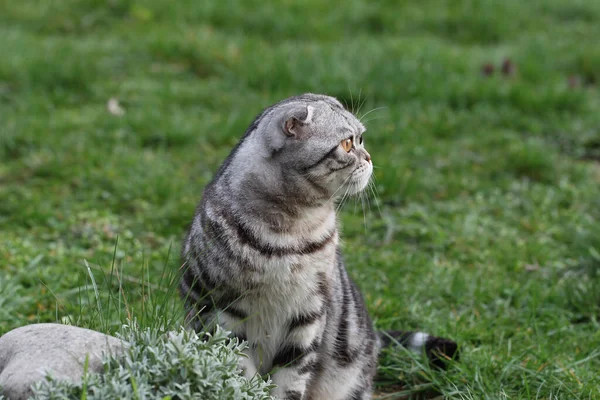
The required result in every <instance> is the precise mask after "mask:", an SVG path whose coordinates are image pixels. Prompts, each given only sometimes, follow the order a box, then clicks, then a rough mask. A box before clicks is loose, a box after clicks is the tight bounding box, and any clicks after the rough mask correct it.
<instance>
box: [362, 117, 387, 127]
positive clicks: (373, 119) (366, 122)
mask: <svg viewBox="0 0 600 400" xmlns="http://www.w3.org/2000/svg"><path fill="white" fill-rule="evenodd" d="M380 118H383V115H380V116H379V117H373V118H369V119H368V120H366V121H360V122H362V123H363V125H366V124H368V123H369V122H371V121H375V120H376V119H380Z"/></svg>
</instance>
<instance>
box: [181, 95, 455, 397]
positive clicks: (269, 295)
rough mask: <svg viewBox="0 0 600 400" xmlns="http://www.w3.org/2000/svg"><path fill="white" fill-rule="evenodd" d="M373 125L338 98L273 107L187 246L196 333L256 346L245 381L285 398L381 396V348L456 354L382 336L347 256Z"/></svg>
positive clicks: (230, 163)
mask: <svg viewBox="0 0 600 400" xmlns="http://www.w3.org/2000/svg"><path fill="white" fill-rule="evenodd" d="M364 132H365V127H364V126H363V125H362V123H361V122H360V121H359V120H358V119H357V118H356V117H355V116H354V115H353V114H352V113H351V112H349V111H347V110H346V109H345V108H344V107H343V106H342V104H341V103H340V102H339V101H338V100H336V99H335V98H333V97H330V96H326V95H318V94H312V93H307V94H303V95H300V96H295V97H291V98H288V99H286V100H283V101H281V102H279V103H277V104H275V105H273V106H271V107H268V108H266V109H265V110H264V111H263V112H262V113H261V114H260V115H258V117H256V119H255V120H254V122H252V124H251V125H250V127H249V128H248V129H247V131H246V133H245V135H244V136H243V137H242V139H241V140H240V142H239V143H238V144H237V146H235V148H234V149H233V151H232V152H231V154H230V155H229V157H228V158H227V159H226V160H225V162H224V163H223V165H222V166H221V168H220V169H219V170H218V172H217V173H216V175H215V177H214V178H213V180H212V182H211V183H210V184H208V186H207V187H206V188H205V190H204V195H203V198H202V200H201V202H200V204H199V206H198V208H197V210H196V214H195V217H194V219H193V222H192V224H191V227H190V229H189V232H188V234H187V236H186V238H185V240H184V243H183V246H182V260H183V263H184V267H183V268H182V271H183V276H182V279H181V283H180V291H181V295H182V297H183V299H184V300H185V304H186V310H187V315H188V318H187V319H188V323H189V324H190V325H191V326H192V327H193V328H194V329H196V330H197V331H200V332H202V331H204V330H206V329H207V327H209V326H210V324H211V323H213V322H216V323H218V324H219V325H220V326H222V327H223V328H225V329H227V330H229V331H231V332H232V335H234V336H236V337H238V338H240V339H242V340H246V341H248V343H249V348H248V349H247V351H246V356H247V357H242V358H241V360H240V363H241V367H242V369H243V371H244V373H245V374H246V376H248V377H251V376H253V375H254V374H256V373H259V374H266V373H271V377H272V379H273V382H274V383H275V384H276V385H277V386H276V388H275V389H274V390H273V393H272V395H273V396H274V397H276V398H278V399H286V400H321V399H322V400H338V399H339V400H353V399H369V398H370V397H371V392H372V386H373V379H374V376H375V373H376V369H377V360H378V354H379V350H380V348H381V346H383V345H387V344H389V343H390V342H400V343H402V344H404V345H405V346H407V347H409V348H411V349H414V350H415V351H423V350H424V351H426V352H427V354H428V355H429V356H430V357H431V359H432V361H433V362H434V363H439V362H440V361H441V360H442V358H439V357H437V358H436V356H435V354H436V353H435V352H434V350H436V349H437V350H440V351H441V352H443V353H445V354H448V355H449V356H450V357H452V356H453V355H454V353H455V352H456V344H455V343H454V342H452V341H450V340H446V339H442V338H437V337H434V336H430V335H428V334H426V333H422V332H391V333H390V334H386V335H381V334H378V333H376V332H375V331H374V329H373V326H372V322H371V320H370V318H369V315H368V313H367V310H366V308H365V305H364V302H363V299H362V297H361V294H360V292H359V290H358V289H357V287H356V286H355V284H354V283H353V282H352V280H351V279H350V277H349V276H348V273H347V272H346V269H345V268H344V261H343V259H342V255H341V254H340V249H339V240H340V238H339V233H338V225H337V219H336V213H335V204H336V201H339V200H340V199H341V198H342V197H343V196H347V195H353V194H357V193H359V192H360V191H362V190H363V189H364V188H365V187H366V186H367V184H368V182H369V180H370V179H371V175H372V173H373V164H372V161H371V156H370V155H369V153H368V152H367V150H366V149H365V146H364V140H363V134H364Z"/></svg>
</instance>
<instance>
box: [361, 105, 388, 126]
mask: <svg viewBox="0 0 600 400" xmlns="http://www.w3.org/2000/svg"><path fill="white" fill-rule="evenodd" d="M384 108H387V107H385V106H384V107H377V108H374V109H372V110H370V111H367V112H366V113H365V114H363V115H362V116H361V117H360V118H359V119H358V120H359V121H360V122H362V120H363V118H364V117H366V116H367V115H369V114H371V113H372V112H374V111H377V110H382V109H384Z"/></svg>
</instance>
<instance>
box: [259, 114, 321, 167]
mask: <svg viewBox="0 0 600 400" xmlns="http://www.w3.org/2000/svg"><path fill="white" fill-rule="evenodd" d="M313 112H314V107H312V106H309V105H306V104H296V105H294V106H293V107H290V108H287V109H285V110H279V111H278V113H277V114H275V116H274V117H273V118H271V120H270V121H269V123H268V127H267V129H266V132H267V134H266V136H265V139H264V140H265V145H266V146H265V148H264V150H266V152H267V153H266V154H265V156H266V157H269V156H271V155H272V154H273V153H275V152H277V151H279V150H281V149H282V148H283V146H284V145H285V142H286V140H288V139H298V140H302V139H306V138H307V137H308V136H310V134H311V129H310V124H311V123H312V117H313Z"/></svg>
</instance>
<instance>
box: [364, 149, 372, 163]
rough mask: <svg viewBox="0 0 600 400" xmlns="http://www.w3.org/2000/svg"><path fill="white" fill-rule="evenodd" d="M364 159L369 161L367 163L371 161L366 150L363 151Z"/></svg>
mask: <svg viewBox="0 0 600 400" xmlns="http://www.w3.org/2000/svg"><path fill="white" fill-rule="evenodd" d="M365 160H367V162H369V163H370V162H371V155H370V154H369V153H367V152H366V151H365Z"/></svg>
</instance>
